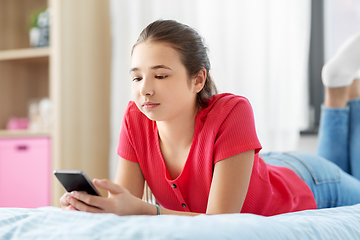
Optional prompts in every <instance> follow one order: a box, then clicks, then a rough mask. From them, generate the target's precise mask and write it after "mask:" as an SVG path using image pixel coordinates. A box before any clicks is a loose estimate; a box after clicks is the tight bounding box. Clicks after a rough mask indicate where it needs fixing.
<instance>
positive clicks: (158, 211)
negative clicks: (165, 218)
mask: <svg viewBox="0 0 360 240" xmlns="http://www.w3.org/2000/svg"><path fill="white" fill-rule="evenodd" d="M155 207H156V208H157V215H160V214H161V210H160V206H159V205H158V204H155Z"/></svg>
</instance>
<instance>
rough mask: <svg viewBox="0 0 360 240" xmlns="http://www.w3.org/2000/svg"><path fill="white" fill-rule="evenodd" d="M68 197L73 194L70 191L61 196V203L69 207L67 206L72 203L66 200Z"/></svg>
mask: <svg viewBox="0 0 360 240" xmlns="http://www.w3.org/2000/svg"><path fill="white" fill-rule="evenodd" d="M68 197H71V194H70V193H68V192H66V193H64V195H62V196H61V198H60V205H61V206H62V207H67V206H69V205H70V203H69V201H67V200H66V199H67V198H68Z"/></svg>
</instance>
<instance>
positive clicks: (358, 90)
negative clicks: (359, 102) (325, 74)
mask: <svg viewBox="0 0 360 240" xmlns="http://www.w3.org/2000/svg"><path fill="white" fill-rule="evenodd" d="M354 98H360V79H355V80H354V81H353V82H352V84H351V85H350V89H349V93H348V99H349V100H351V99H354Z"/></svg>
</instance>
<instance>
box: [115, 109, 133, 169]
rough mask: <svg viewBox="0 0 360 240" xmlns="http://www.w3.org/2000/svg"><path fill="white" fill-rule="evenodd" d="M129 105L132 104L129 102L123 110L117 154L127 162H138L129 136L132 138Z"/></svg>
mask: <svg viewBox="0 0 360 240" xmlns="http://www.w3.org/2000/svg"><path fill="white" fill-rule="evenodd" d="M131 105H132V103H131V102H130V103H129V104H128V106H127V108H126V110H125V113H124V118H123V121H122V123H121V129H120V136H119V145H118V148H117V154H118V155H119V156H120V157H121V158H123V159H126V160H129V161H132V162H138V161H137V157H136V152H135V148H134V143H133V141H132V138H131V136H132V134H131V121H130V114H131V110H130V109H131Z"/></svg>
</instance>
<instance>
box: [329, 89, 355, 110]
mask: <svg viewBox="0 0 360 240" xmlns="http://www.w3.org/2000/svg"><path fill="white" fill-rule="evenodd" d="M350 86H351V85H350ZM350 86H346V87H337V88H329V87H325V101H324V105H325V106H326V107H330V108H344V107H346V105H347V102H348V100H349V98H348V96H349V92H350Z"/></svg>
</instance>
